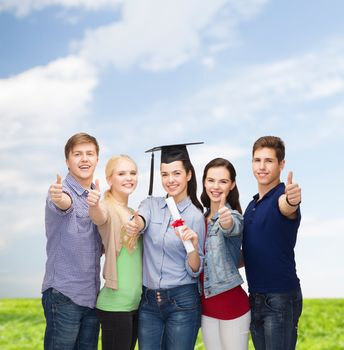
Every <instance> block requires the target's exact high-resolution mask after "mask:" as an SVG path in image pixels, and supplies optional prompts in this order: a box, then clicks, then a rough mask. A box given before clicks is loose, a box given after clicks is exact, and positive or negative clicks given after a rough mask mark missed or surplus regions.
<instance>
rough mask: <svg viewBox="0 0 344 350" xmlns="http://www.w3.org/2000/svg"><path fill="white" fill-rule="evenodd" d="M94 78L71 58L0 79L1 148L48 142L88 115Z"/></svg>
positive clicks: (88, 68)
mask: <svg viewBox="0 0 344 350" xmlns="http://www.w3.org/2000/svg"><path fill="white" fill-rule="evenodd" d="M96 84H97V75H96V72H95V70H94V69H93V67H92V66H91V65H89V64H88V63H86V62H85V61H83V60H82V59H80V58H78V57H75V56H70V57H66V58H62V59H59V60H56V61H53V62H51V63H49V64H48V65H47V66H42V67H35V68H32V69H30V70H28V71H26V72H23V73H21V74H19V75H16V76H13V77H10V78H8V79H2V80H0V95H1V100H0V115H1V118H2V122H3V124H2V128H1V130H0V149H8V148H11V147H14V146H18V145H26V144H30V145H32V144H41V143H46V142H48V143H49V141H51V138H52V137H53V136H57V135H59V134H60V132H61V130H65V129H66V128H68V127H71V126H72V125H74V123H76V122H77V121H78V120H79V119H80V118H81V117H83V116H85V115H87V112H88V110H87V105H88V104H89V103H90V102H91V100H92V91H93V89H94V88H95V87H96Z"/></svg>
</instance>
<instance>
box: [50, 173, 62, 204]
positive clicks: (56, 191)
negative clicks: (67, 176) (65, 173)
mask: <svg viewBox="0 0 344 350" xmlns="http://www.w3.org/2000/svg"><path fill="white" fill-rule="evenodd" d="M62 193H63V192H62V178H61V176H60V175H59V174H57V175H56V182H54V183H52V184H51V185H50V187H49V196H50V198H51V200H52V201H53V203H55V204H58V203H59V202H61V201H62Z"/></svg>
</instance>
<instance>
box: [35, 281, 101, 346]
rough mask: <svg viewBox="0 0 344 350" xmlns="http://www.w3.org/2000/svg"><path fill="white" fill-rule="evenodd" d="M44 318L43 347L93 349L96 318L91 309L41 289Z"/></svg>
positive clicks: (97, 330)
mask: <svg viewBox="0 0 344 350" xmlns="http://www.w3.org/2000/svg"><path fill="white" fill-rule="evenodd" d="M42 305H43V309H44V315H45V319H46V329H45V335H44V350H96V349H97V347H98V335H99V320H98V318H97V316H96V313H95V309H91V308H89V307H85V306H79V305H76V304H75V303H73V302H72V301H71V300H70V299H69V298H68V297H66V296H65V295H63V294H62V293H60V292H59V291H57V290H56V289H53V288H49V289H47V290H46V291H44V292H43V295H42Z"/></svg>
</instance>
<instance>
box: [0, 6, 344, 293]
mask: <svg viewBox="0 0 344 350" xmlns="http://www.w3.org/2000/svg"><path fill="white" fill-rule="evenodd" d="M343 12H344V3H343V2H342V1H340V0H337V1H335V0H329V1H326V2H323V1H319V2H312V3H311V2H309V1H304V0H301V1H297V2H296V1H283V2H282V1H267V0H245V1H242V0H227V1H226V0H202V1H199V0H189V1H184V0H173V1H172V0H171V1H170V0H166V1H162V0H54V1H52V0H25V1H23V0H0V118H1V128H0V150H1V152H0V162H1V170H0V180H1V183H2V184H3V188H2V191H1V194H0V199H1V201H0V220H1V222H2V225H1V226H2V227H1V231H0V297H26V296H27V297H38V296H39V295H40V286H41V282H42V278H43V273H44V264H45V233H44V204H45V196H46V193H47V189H48V187H49V185H50V183H51V182H52V181H54V179H55V178H56V173H60V174H62V175H66V166H65V163H64V155H63V148H64V144H65V142H66V141H67V139H68V138H69V137H70V136H71V135H72V134H73V133H75V132H79V131H86V132H88V133H90V134H92V135H94V136H96V137H97V139H98V140H99V142H100V146H101V154H100V161H99V166H98V169H97V172H96V177H98V178H99V179H100V181H101V187H102V190H105V189H106V184H105V179H104V175H103V172H104V171H103V169H104V165H105V163H106V160H107V159H108V158H110V157H111V156H112V155H116V154H120V153H126V154H129V155H131V156H132V157H133V158H134V159H135V160H136V161H137V163H138V166H139V175H140V177H139V186H138V188H137V190H136V192H135V194H134V195H133V196H132V198H131V205H132V206H133V207H137V205H138V204H139V202H140V200H142V199H144V198H145V197H146V195H147V192H148V171H149V156H148V155H147V154H145V153H144V151H145V150H146V149H149V148H151V147H153V146H158V145H163V144H171V143H184V142H197V141H204V142H205V144H204V145H202V146H194V147H192V149H190V156H191V158H192V161H193V163H194V165H195V168H196V171H197V174H198V178H199V179H200V178H201V176H202V170H203V167H204V165H205V164H206V163H207V162H208V161H209V160H211V159H212V158H214V157H225V158H228V159H230V160H231V161H232V162H233V163H234V165H235V167H236V169H237V173H238V178H237V183H238V187H239V190H240V196H241V197H240V198H241V204H242V206H243V207H244V208H245V207H246V206H247V204H248V202H249V201H250V199H251V197H252V195H253V194H255V193H256V182H255V179H254V178H253V176H252V173H251V147H252V144H253V142H254V141H255V140H256V139H257V138H258V137H260V136H263V135H278V136H280V137H281V138H282V139H283V140H284V141H285V143H286V150H287V152H286V167H285V172H284V173H283V174H282V180H286V176H287V171H289V170H292V171H293V172H294V181H295V182H298V183H299V184H300V186H301V187H302V193H303V201H302V215H303V220H302V224H301V227H300V230H299V237H298V242H297V248H296V259H297V270H298V274H299V277H300V279H301V284H302V288H303V292H304V295H305V297H344V284H343V281H344V276H343V269H342V267H343V266H344V254H343V246H344V217H343V213H342V212H343V205H342V198H343V197H344V187H343V183H342V180H341V179H342V175H340V174H341V172H342V171H343V165H342V162H341V161H340V159H341V157H342V151H343V139H344V98H343V97H344V22H343V20H342V14H343ZM156 171H157V174H156V177H155V178H156V181H155V187H154V194H155V195H160V194H162V193H163V192H162V189H161V186H160V184H159V175H158V167H157V166H156ZM199 186H200V182H199Z"/></svg>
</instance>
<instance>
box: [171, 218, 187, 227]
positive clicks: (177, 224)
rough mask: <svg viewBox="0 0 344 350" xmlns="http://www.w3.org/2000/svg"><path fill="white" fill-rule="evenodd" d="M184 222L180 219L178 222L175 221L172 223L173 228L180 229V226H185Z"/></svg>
mask: <svg viewBox="0 0 344 350" xmlns="http://www.w3.org/2000/svg"><path fill="white" fill-rule="evenodd" d="M184 222H185V221H184V220H183V219H178V220H174V221H173V222H172V223H171V226H172V227H174V228H176V227H180V226H183V225H184Z"/></svg>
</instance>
